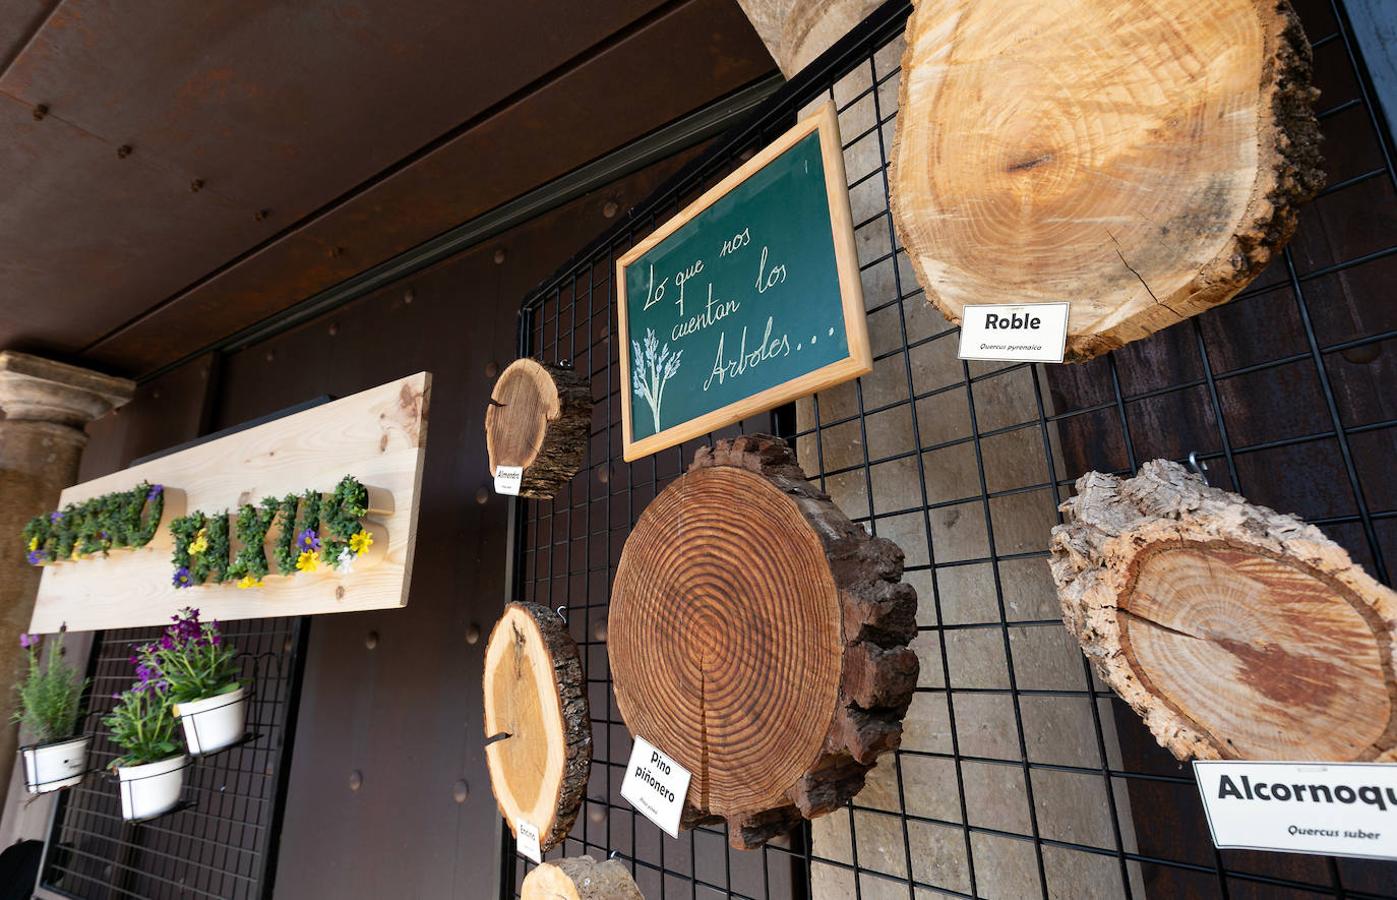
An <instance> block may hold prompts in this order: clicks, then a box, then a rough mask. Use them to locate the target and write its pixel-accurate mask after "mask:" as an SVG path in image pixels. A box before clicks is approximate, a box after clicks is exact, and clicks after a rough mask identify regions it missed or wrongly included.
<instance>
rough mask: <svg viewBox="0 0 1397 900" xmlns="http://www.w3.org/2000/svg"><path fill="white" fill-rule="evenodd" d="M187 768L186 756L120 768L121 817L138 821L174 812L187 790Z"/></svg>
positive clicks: (118, 773) (118, 768)
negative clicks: (182, 794) (185, 785)
mask: <svg viewBox="0 0 1397 900" xmlns="http://www.w3.org/2000/svg"><path fill="white" fill-rule="evenodd" d="M188 767H189V757H187V756H185V755H184V754H183V753H181V754H180V755H179V756H172V757H170V758H169V759H162V760H160V761H159V762H153V763H146V764H145V765H141V766H117V768H116V776H117V778H119V779H121V784H120V788H121V816H122V818H124V819H126V820H127V821H128V822H136V821H140V820H141V819H150V818H154V817H155V816H158V815H160V814H161V813H164V812H169V811H170V810H171V809H173V808H174V807H175V806H176V805H177V804H178V803H179V798H180V794H181V793H182V792H183V791H184V770H185V769H187V768H188Z"/></svg>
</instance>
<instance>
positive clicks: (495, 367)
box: [485, 360, 500, 378]
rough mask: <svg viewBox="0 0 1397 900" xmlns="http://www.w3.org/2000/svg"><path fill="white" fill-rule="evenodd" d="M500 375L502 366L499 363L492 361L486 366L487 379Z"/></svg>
mask: <svg viewBox="0 0 1397 900" xmlns="http://www.w3.org/2000/svg"><path fill="white" fill-rule="evenodd" d="M498 374H500V364H499V363H497V362H495V361H494V360H491V361H490V362H487V363H486V364H485V377H486V378H494V377H495V376H496V375H498Z"/></svg>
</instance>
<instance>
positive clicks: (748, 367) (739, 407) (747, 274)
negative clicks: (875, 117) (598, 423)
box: [616, 103, 873, 461]
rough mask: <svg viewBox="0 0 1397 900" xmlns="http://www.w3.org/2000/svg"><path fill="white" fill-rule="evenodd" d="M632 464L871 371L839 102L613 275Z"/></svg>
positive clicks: (638, 249)
mask: <svg viewBox="0 0 1397 900" xmlns="http://www.w3.org/2000/svg"><path fill="white" fill-rule="evenodd" d="M616 275H617V278H616V284H617V291H618V304H617V306H618V310H619V314H618V318H619V328H620V338H621V346H620V361H621V381H622V384H623V385H624V388H623V390H622V398H623V399H622V403H621V417H622V424H623V438H624V456H625V458H626V460H627V461H630V460H634V459H639V458H641V457H643V456H648V455H649V454H651V453H654V452H655V451H657V450H662V449H664V448H665V447H672V446H674V445H675V444H679V443H682V442H683V441H686V440H690V439H692V438H695V437H698V436H700V435H703V434H706V433H708V432H710V431H713V430H715V429H718V428H721V427H723V426H724V425H730V424H732V423H733V422H739V421H741V420H742V419H745V418H747V417H748V416H751V415H755V414H756V413H759V412H763V411H765V410H768V409H772V408H773V407H776V406H779V405H781V404H782V403H788V402H790V401H792V400H794V399H796V398H798V397H803V396H806V395H808V394H812V393H815V392H816V391H819V390H823V389H824V388H827V387H829V386H831V385H834V384H839V383H840V382H844V381H848V380H850V379H853V378H857V377H858V376H860V375H865V374H867V373H868V372H870V371H872V367H873V364H872V358H871V356H870V354H869V349H868V329H867V323H866V322H865V315H864V308H863V291H862V289H861V287H860V284H859V270H858V257H857V253H856V251H855V247H854V228H853V222H852V216H851V214H850V212H849V194H848V188H847V185H846V182H845V177H844V154H843V150H842V149H841V146H840V139H839V122H838V119H837V117H836V115H835V111H834V105H833V104H832V103H828V104H826V105H825V106H824V107H822V108H821V110H820V111H819V112H817V113H815V114H814V115H811V116H810V117H809V118H807V119H805V120H804V121H802V122H801V123H800V124H798V125H797V126H796V127H795V128H792V129H791V130H790V131H788V132H786V134H784V135H782V136H781V137H780V138H779V139H777V140H776V142H775V143H773V144H771V145H770V146H768V147H767V148H765V149H764V150H762V151H761V152H760V153H758V154H757V155H756V156H754V157H753V158H752V159H751V160H750V161H748V162H747V163H746V164H745V165H743V166H742V168H740V169H738V170H737V171H735V172H733V173H732V174H731V175H729V176H728V177H727V178H725V179H723V180H722V181H721V182H719V183H718V184H717V185H716V186H714V187H713V188H712V189H710V190H709V191H708V192H707V193H705V194H704V195H703V196H702V197H700V198H699V199H698V200H697V201H695V202H694V203H693V204H691V205H690V206H689V207H688V208H687V209H685V210H684V211H683V212H681V213H680V214H679V215H677V216H675V217H674V218H673V219H671V220H670V221H668V222H666V223H665V224H664V225H663V226H662V227H661V228H660V229H659V230H657V231H656V232H655V233H653V234H651V235H650V236H649V237H647V238H646V239H645V240H643V241H641V242H640V243H639V244H637V245H636V246H635V247H634V248H632V249H631V250H630V251H629V252H628V253H627V254H626V255H625V256H623V257H621V259H620V260H619V262H618V263H617V267H616Z"/></svg>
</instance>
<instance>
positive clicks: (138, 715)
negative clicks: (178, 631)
mask: <svg viewBox="0 0 1397 900" xmlns="http://www.w3.org/2000/svg"><path fill="white" fill-rule="evenodd" d="M117 701H118V702H117V704H116V707H115V708H113V709H112V711H111V714H110V715H108V716H106V717H105V718H104V719H102V724H103V725H105V726H107V729H108V731H109V732H110V733H111V738H112V743H114V744H116V745H117V746H118V747H120V748H121V749H122V750H124V751H126V752H125V753H123V754H122V755H121V756H119V757H117V758H116V759H114V760H112V763H111V766H112V768H114V769H115V768H116V767H118V766H143V765H145V764H147V763H153V762H160V761H161V760H162V759H169V758H170V757H172V756H174V755H175V754H176V753H178V752H180V746H181V745H180V744H179V743H178V742H177V741H176V740H175V714H174V711H173V710H171V709H170V694H169V691H167V690H166V689H165V688H164V687H162V686H161V683H160V681H159V680H158V679H155V678H151V679H148V680H146V681H141V682H138V683H136V684H133V685H132V686H131V687H130V689H128V690H126V691H123V692H121V693H120V694H118V695H117Z"/></svg>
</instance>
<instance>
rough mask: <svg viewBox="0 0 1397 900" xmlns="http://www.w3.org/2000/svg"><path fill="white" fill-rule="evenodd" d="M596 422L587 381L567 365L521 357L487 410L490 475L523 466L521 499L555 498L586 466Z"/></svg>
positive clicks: (505, 373) (497, 386) (504, 375)
mask: <svg viewBox="0 0 1397 900" xmlns="http://www.w3.org/2000/svg"><path fill="white" fill-rule="evenodd" d="M591 424H592V390H591V386H590V385H589V384H588V383H587V379H586V378H584V377H583V376H582V375H581V374H579V373H578V372H576V371H575V370H573V369H571V368H569V367H567V366H555V365H552V364H549V363H541V362H538V361H537V360H532V359H516V360H515V361H514V362H512V363H510V364H509V366H508V367H506V368H505V370H504V371H503V372H501V373H500V378H499V380H498V381H496V382H495V388H494V390H493V391H492V392H491V393H490V406H489V408H487V409H486V410H485V447H486V451H487V452H488V453H489V457H490V474H491V475H492V476H493V475H494V474H496V470H497V469H498V468H499V467H500V466H518V467H520V468H522V469H523V470H524V473H523V477H522V480H521V481H520V485H519V495H520V496H522V497H532V498H534V499H536V500H549V499H551V498H552V497H553V495H554V494H556V493H557V492H558V489H559V488H560V487H562V486H563V485H565V484H567V483H568V482H569V481H571V480H572V476H574V475H576V474H577V470H578V468H579V467H581V465H582V456H583V454H584V453H585V452H586V450H587V432H588V429H589V428H590V427H591Z"/></svg>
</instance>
